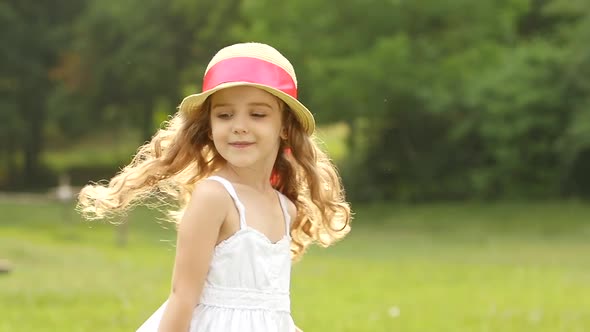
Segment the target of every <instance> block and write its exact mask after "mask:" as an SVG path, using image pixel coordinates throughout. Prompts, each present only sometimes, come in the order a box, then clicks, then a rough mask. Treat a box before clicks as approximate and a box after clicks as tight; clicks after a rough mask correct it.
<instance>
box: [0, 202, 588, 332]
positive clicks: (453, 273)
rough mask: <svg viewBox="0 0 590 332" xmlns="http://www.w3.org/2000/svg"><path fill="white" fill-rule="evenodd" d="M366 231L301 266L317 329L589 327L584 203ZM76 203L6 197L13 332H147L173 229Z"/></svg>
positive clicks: (5, 296) (406, 216)
mask: <svg viewBox="0 0 590 332" xmlns="http://www.w3.org/2000/svg"><path fill="white" fill-rule="evenodd" d="M356 212H357V214H356V219H355V221H354V226H353V232H352V233H351V235H350V236H349V237H348V238H347V239H346V240H344V241H343V242H341V243H339V244H337V245H336V246H334V247H332V248H329V249H320V248H314V249H312V250H311V251H310V252H309V253H308V254H307V255H306V256H305V258H304V259H303V261H301V262H300V263H298V264H296V265H295V266H294V267H293V281H292V309H293V316H294V318H295V321H296V322H297V323H298V325H300V326H301V327H302V328H303V329H304V330H305V331H306V332H309V331H355V332H356V331H371V332H381V331H383V332H384V331H388V332H389V331H403V332H417V331H421V332H422V331H427V332H442V331H449V332H464V331H479V332H486V331H500V332H511V331H536V332H560V331H568V332H570V331H571V332H574V331H590V241H589V240H588V239H589V238H590V207H589V206H588V205H584V204H582V203H575V202H545V203H496V204H485V205H483V204H475V203H469V204H441V205H427V206H415V207H409V206H386V205H375V206H360V207H356ZM157 216H158V215H157V214H155V213H154V212H153V211H150V210H147V209H138V210H136V211H135V212H133V213H132V214H131V215H130V216H129V219H130V221H131V222H130V224H129V237H128V244H127V245H126V246H125V247H121V246H117V245H116V239H117V232H116V231H117V228H116V227H115V226H112V225H109V224H104V223H88V222H82V221H81V220H80V219H79V218H78V216H76V214H75V213H74V212H73V211H72V206H62V205H59V204H57V203H49V202H36V203H34V202H28V203H18V202H6V201H5V202H1V203H0V259H2V258H4V259H8V260H9V261H10V262H11V263H12V265H13V270H12V272H11V273H9V274H4V275H0V308H1V309H0V310H1V311H0V312H1V319H0V331H7V332H8V331H10V332H17V331H36V332H42V331H134V330H135V328H137V327H138V326H139V325H140V324H141V323H142V322H143V320H145V319H146V318H147V317H148V316H149V315H150V314H151V313H152V312H153V311H154V310H155V309H156V308H157V307H158V306H159V305H160V304H161V302H162V301H164V300H165V298H166V296H167V294H168V290H169V279H170V269H171V265H172V260H173V254H174V231H173V229H171V228H170V227H168V229H165V228H163V225H164V226H170V225H167V224H166V223H164V224H163V225H162V224H159V223H158V222H157V220H156V218H157Z"/></svg>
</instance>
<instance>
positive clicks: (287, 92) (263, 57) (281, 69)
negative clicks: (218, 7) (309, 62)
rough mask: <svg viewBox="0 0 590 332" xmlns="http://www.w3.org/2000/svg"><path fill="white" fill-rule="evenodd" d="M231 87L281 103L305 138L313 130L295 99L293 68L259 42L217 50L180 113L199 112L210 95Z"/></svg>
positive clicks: (305, 111) (309, 116)
mask: <svg viewBox="0 0 590 332" xmlns="http://www.w3.org/2000/svg"><path fill="white" fill-rule="evenodd" d="M234 86H252V87H256V88H259V89H262V90H264V91H266V92H269V93H271V94H273V95H275V96H277V97H278V98H280V99H281V100H282V101H284V102H285V103H286V104H287V105H288V106H289V108H290V109H291V110H292V111H293V113H294V114H295V116H296V118H297V120H299V122H300V123H301V126H302V127H303V129H304V130H305V132H306V133H307V134H308V135H311V134H312V133H313V132H314V130H315V121H314V118H313V115H312V114H311V112H310V111H309V110H308V109H307V108H306V107H305V106H304V105H303V104H302V103H301V102H299V101H298V100H297V77H296V76H295V70H294V69H293V66H292V65H291V63H290V62H289V60H287V59H286V58H285V57H284V56H283V55H282V54H281V53H279V51H277V50H276V49H274V48H273V47H271V46H269V45H266V44H260V43H240V44H234V45H231V46H227V47H225V48H223V49H221V50H220V51H219V52H217V54H215V56H214V57H213V59H211V62H209V65H208V66H207V69H206V70H205V75H204V77H203V92H201V93H198V94H193V95H190V96H187V97H185V98H184V100H183V101H182V103H181V104H180V112H192V111H195V110H198V109H199V106H201V104H203V102H204V101H205V99H207V97H209V96H211V95H212V94H213V93H215V92H217V91H219V90H221V89H226V88H230V87H234Z"/></svg>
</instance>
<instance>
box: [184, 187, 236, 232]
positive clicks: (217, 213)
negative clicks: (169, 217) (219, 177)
mask: <svg viewBox="0 0 590 332" xmlns="http://www.w3.org/2000/svg"><path fill="white" fill-rule="evenodd" d="M228 203H231V197H230V196H229V195H228V193H227V191H226V190H225V188H224V187H223V185H222V184H221V183H219V182H217V181H208V180H206V181H201V182H199V183H198V184H197V185H196V186H195V188H194V189H193V192H192V194H191V199H190V201H189V202H188V204H187V207H186V210H185V213H184V216H183V218H182V221H181V224H182V223H185V222H188V223H192V222H197V221H204V222H208V223H213V224H214V225H212V226H219V227H220V226H221V224H222V223H223V221H224V219H225V216H226V215H227V212H228V207H229V204H228Z"/></svg>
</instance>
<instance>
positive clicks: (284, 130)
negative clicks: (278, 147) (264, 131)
mask: <svg viewBox="0 0 590 332" xmlns="http://www.w3.org/2000/svg"><path fill="white" fill-rule="evenodd" d="M279 136H280V137H281V139H282V140H283V141H286V140H287V138H288V137H289V135H288V133H287V128H285V126H283V127H282V128H281V133H280V135H279Z"/></svg>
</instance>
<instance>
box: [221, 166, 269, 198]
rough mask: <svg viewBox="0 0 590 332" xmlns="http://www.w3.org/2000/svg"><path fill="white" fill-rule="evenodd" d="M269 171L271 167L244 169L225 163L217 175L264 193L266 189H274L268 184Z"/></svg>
mask: <svg viewBox="0 0 590 332" xmlns="http://www.w3.org/2000/svg"><path fill="white" fill-rule="evenodd" d="M271 172H272V169H269V170H259V169H245V168H235V167H232V166H231V165H225V166H224V167H222V168H221V169H220V170H219V172H218V175H219V176H221V177H224V178H226V179H228V180H229V181H231V182H235V183H238V184H241V185H245V186H248V187H250V188H252V189H254V190H256V191H259V192H261V193H265V192H268V191H274V189H273V188H272V185H271V184H270V175H271Z"/></svg>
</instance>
